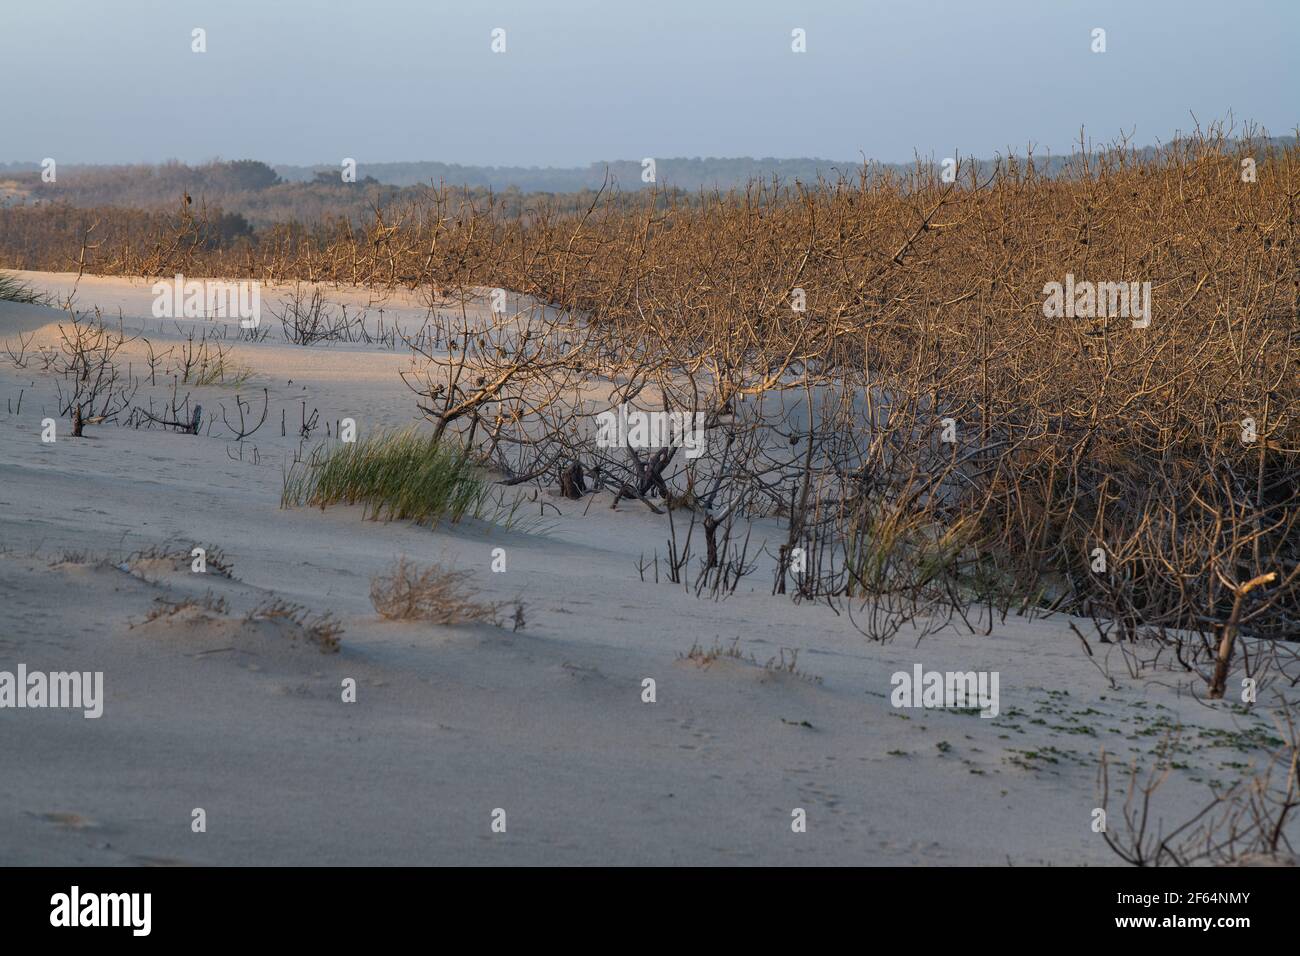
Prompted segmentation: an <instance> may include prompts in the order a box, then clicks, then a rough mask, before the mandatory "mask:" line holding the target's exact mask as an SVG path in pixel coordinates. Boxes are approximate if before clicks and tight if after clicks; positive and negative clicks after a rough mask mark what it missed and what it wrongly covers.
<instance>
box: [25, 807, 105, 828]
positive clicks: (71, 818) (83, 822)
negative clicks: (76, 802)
mask: <svg viewBox="0 0 1300 956" xmlns="http://www.w3.org/2000/svg"><path fill="white" fill-rule="evenodd" d="M32 816H34V817H37V818H38V819H41V820H44V821H45V822H46V823H53V824H54V825H55V826H57V827H60V828H62V829H64V830H89V829H94V828H95V827H98V826H99V824H98V823H96V822H95V821H94V820H91V819H90V818H89V817H83V816H82V815H81V814H80V813H64V812H61V811H54V812H50V813H33V814H32Z"/></svg>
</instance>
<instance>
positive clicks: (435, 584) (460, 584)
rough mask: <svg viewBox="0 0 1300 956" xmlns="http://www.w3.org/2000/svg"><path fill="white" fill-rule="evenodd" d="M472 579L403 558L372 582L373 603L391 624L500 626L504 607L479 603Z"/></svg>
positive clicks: (467, 575)
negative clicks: (411, 622)
mask: <svg viewBox="0 0 1300 956" xmlns="http://www.w3.org/2000/svg"><path fill="white" fill-rule="evenodd" d="M471 576H472V574H471V572H469V571H456V570H452V569H450V568H445V567H443V566H442V565H441V564H434V565H430V566H429V567H427V568H419V567H417V566H416V565H414V564H412V563H411V562H409V561H407V559H406V558H404V557H403V558H399V559H398V560H397V561H396V562H395V563H394V564H393V566H392V568H391V569H390V570H388V571H387V572H385V573H383V574H376V575H375V576H374V577H372V578H371V579H370V603H371V604H373V605H374V607H375V610H376V611H378V612H379V613H380V615H381V616H383V617H386V618H388V619H389V620H391V621H409V620H421V621H432V622H433V623H434V624H445V625H452V624H478V623H488V624H493V625H499V623H500V617H499V612H500V610H501V608H502V606H503V605H502V604H500V603H497V602H491V601H479V600H477V599H476V595H477V594H478V589H477V588H475V587H473V586H472V585H471V584H469V583H468V581H469V579H470V577H471ZM516 629H517V628H516Z"/></svg>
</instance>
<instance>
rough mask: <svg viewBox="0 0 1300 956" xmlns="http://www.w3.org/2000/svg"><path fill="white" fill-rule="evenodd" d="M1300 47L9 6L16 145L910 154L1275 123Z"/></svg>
mask: <svg viewBox="0 0 1300 956" xmlns="http://www.w3.org/2000/svg"><path fill="white" fill-rule="evenodd" d="M194 27H203V28H204V29H206V31H207V45H208V52H207V53H204V54H196V53H192V52H191V50H190V45H191V39H190V36H191V30H192V29H193V28H194ZM496 27H501V28H504V29H505V31H506V44H507V51H506V52H505V53H504V54H494V53H493V52H492V51H491V49H490V44H491V35H490V34H491V31H492V30H493V28H496ZM795 27H801V28H803V29H804V30H806V31H807V47H808V51H807V53H805V54H795V53H793V52H791V48H790V45H791V30H792V29H794V28H795ZM1094 27H1102V28H1104V29H1105V30H1106V43H1107V52H1105V53H1103V54H1094V53H1092V52H1091V50H1090V44H1091V42H1092V41H1091V31H1092V29H1093V28H1094ZM1297 47H1300V2H1297V0H1114V2H1111V0H908V2H903V0H898V2H884V0H838V2H836V0H820V2H798V0H653V2H644V3H634V2H627V0H514V2H506V0H461V2H445V0H358V2H344V0H0V85H2V88H3V90H4V94H5V100H6V103H5V109H4V112H5V114H6V117H5V122H4V124H3V126H4V130H3V132H0V161H13V160H40V159H41V158H43V157H46V156H51V157H54V158H55V159H56V160H58V161H59V162H67V163H75V162H137V161H150V162H156V161H159V160H164V159H169V158H175V159H181V160H185V161H189V162H194V161H202V160H207V159H212V158H214V157H221V158H223V159H241V158H255V159H263V160H266V161H268V162H285V163H300V164H306V163H312V162H329V163H337V162H338V161H339V160H340V159H341V158H342V157H345V156H350V157H355V158H357V159H358V160H359V161H360V162H362V163H364V162H367V161H369V162H379V161H389V160H420V159H423V160H441V161H445V162H460V163H471V164H483V165H523V166H529V165H539V166H550V165H585V164H587V163H589V162H593V161H597V160H606V159H640V158H642V157H645V156H655V157H669V156H743V155H752V156H759V157H762V156H778V157H797V156H816V157H822V158H828V159H857V158H859V156H860V155H865V156H867V157H868V158H872V159H880V160H885V161H894V160H906V159H909V158H910V157H911V156H912V153H913V150H914V149H915V150H919V151H920V152H922V153H923V154H929V153H935V154H937V155H950V154H951V153H952V152H953V150H954V149H957V150H960V151H961V152H962V153H963V154H975V155H989V154H992V153H993V152H995V151H999V150H1005V149H1006V148H1007V147H1008V146H1012V147H1015V148H1020V147H1023V146H1024V145H1025V143H1026V142H1030V141H1032V142H1033V143H1035V144H1037V145H1038V147H1039V148H1040V149H1045V148H1049V147H1050V148H1051V149H1053V150H1055V151H1058V152H1060V151H1063V150H1068V148H1069V146H1070V143H1071V141H1072V140H1073V139H1074V138H1075V137H1076V136H1077V133H1078V130H1079V127H1080V126H1086V127H1087V130H1088V133H1089V134H1090V135H1091V136H1092V137H1093V138H1094V139H1095V140H1099V141H1101V140H1109V139H1111V138H1112V137H1113V136H1114V135H1115V134H1116V133H1118V132H1120V131H1121V130H1125V131H1134V132H1135V137H1134V138H1135V139H1136V141H1137V142H1138V144H1139V145H1146V144H1150V143H1153V142H1156V141H1167V140H1168V139H1169V138H1170V137H1171V135H1172V134H1173V133H1174V132H1175V131H1177V130H1187V129H1188V128H1190V127H1191V126H1192V123H1193V120H1192V118H1191V117H1192V114H1193V113H1194V114H1195V115H1196V116H1197V117H1198V118H1200V119H1201V120H1202V121H1205V120H1209V119H1213V118H1222V117H1225V116H1226V115H1227V114H1228V111H1229V110H1231V111H1233V112H1234V113H1235V115H1236V116H1237V118H1238V119H1253V120H1256V121H1257V122H1259V123H1262V124H1263V125H1264V126H1266V127H1268V129H1269V131H1270V132H1272V133H1273V134H1274V135H1284V134H1287V133H1290V132H1291V131H1292V130H1293V129H1294V127H1295V126H1296V124H1297V123H1300V95H1298V94H1300V56H1297V52H1296V51H1297Z"/></svg>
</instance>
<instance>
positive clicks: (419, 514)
mask: <svg viewBox="0 0 1300 956" xmlns="http://www.w3.org/2000/svg"><path fill="white" fill-rule="evenodd" d="M488 497H489V495H488V489H487V485H486V484H485V482H484V481H483V480H482V479H481V478H480V477H479V476H478V474H477V473H476V469H475V467H474V465H473V463H472V461H471V460H470V457H469V455H468V454H466V452H465V451H464V449H462V448H460V447H459V446H456V445H454V444H451V443H448V442H436V441H435V440H434V439H433V436H432V435H421V434H420V433H419V431H418V430H417V429H415V428H407V429H402V430H397V431H381V432H377V433H375V434H374V435H371V436H369V437H367V438H364V439H362V440H360V441H357V442H355V443H347V444H342V443H331V444H328V445H324V446H321V447H320V448H317V449H316V450H315V451H314V452H313V453H312V454H311V456H310V457H308V458H307V459H306V460H305V461H301V462H298V463H296V464H294V465H293V466H292V467H291V468H290V469H289V471H288V472H287V473H286V474H285V478H284V492H283V494H282V495H281V497H280V505H281V507H286V508H287V507H291V506H294V505H312V506H316V507H319V508H321V509H322V510H323V509H325V508H327V507H329V506H330V505H338V504H346V505H357V504H359V505H363V506H364V507H365V515H366V517H368V518H370V519H372V520H383V521H392V520H394V519H397V520H409V521H415V522H417V523H419V524H424V525H429V526H431V527H432V526H435V525H437V523H438V522H439V521H442V520H444V519H446V520H449V521H451V522H453V523H455V522H457V521H460V520H461V518H463V517H465V516H466V515H471V516H474V517H478V516H480V514H481V513H482V511H483V509H484V506H485V504H486V503H487V501H488Z"/></svg>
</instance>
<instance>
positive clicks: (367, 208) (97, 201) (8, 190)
mask: <svg viewBox="0 0 1300 956" xmlns="http://www.w3.org/2000/svg"><path fill="white" fill-rule="evenodd" d="M1264 142H1271V143H1272V144H1273V145H1275V146H1277V147H1279V148H1281V147H1284V146H1285V145H1287V144H1288V143H1290V142H1292V140H1289V139H1281V138H1275V139H1273V140H1269V141H1264ZM1168 148H1169V147H1144V148H1142V149H1133V150H1130V151H1128V152H1129V155H1130V156H1131V158H1132V159H1133V161H1136V162H1149V161H1151V160H1152V159H1154V158H1156V157H1158V156H1159V154H1160V152H1161V151H1162V150H1164V149H1168ZM946 158H947V157H929V158H927V159H926V160H925V162H926V163H929V162H933V163H935V164H939V165H941V164H942V163H943V162H944V160H945V159H946ZM1085 158H1086V157H1084V156H1082V154H1079V153H1077V152H1076V153H1074V154H1072V155H1062V156H1046V155H1033V156H1030V157H1026V156H1024V155H1021V156H1014V157H1011V158H1010V160H1008V158H1006V157H994V158H991V159H979V160H971V159H970V158H968V157H961V173H962V176H963V178H966V177H967V176H969V175H970V173H971V172H974V173H975V175H977V176H980V177H987V176H989V175H992V173H993V171H994V170H995V169H996V168H998V166H999V165H1005V164H1006V163H1007V162H1009V161H1010V162H1014V163H1017V164H1019V165H1020V166H1021V167H1028V165H1029V164H1030V163H1032V168H1033V171H1034V173H1035V174H1036V175H1039V176H1045V177H1053V178H1054V177H1057V176H1059V175H1061V174H1062V173H1063V172H1065V171H1066V170H1067V169H1070V168H1071V167H1072V166H1073V167H1077V165H1078V164H1079V163H1080V162H1081V160H1083V159H1085ZM918 162H919V161H918ZM918 162H913V163H870V164H864V163H862V162H859V161H843V162H839V161H833V160H825V159H773V158H765V159H752V158H748V157H744V158H730V159H700V158H694V159H684V158H664V159H657V160H656V161H655V185H656V186H657V188H658V190H659V191H660V192H661V193H664V194H666V195H669V196H674V198H675V199H676V200H677V201H685V202H691V201H692V200H693V199H698V197H699V196H700V195H701V194H703V193H709V192H713V191H715V190H718V191H727V190H733V189H743V188H745V187H746V185H747V184H749V183H751V182H754V181H755V180H766V181H770V180H772V179H773V178H776V179H779V180H781V181H782V182H785V183H796V182H801V183H804V184H806V185H810V184H814V183H816V182H818V181H819V180H824V181H830V182H834V181H837V180H839V179H841V178H846V179H856V178H858V177H859V176H866V177H868V178H869V179H870V178H876V177H903V178H906V177H908V176H909V175H911V174H913V173H914V172H915V171H916V170H917V168H918ZM642 173H643V166H642V163H641V162H640V161H638V160H617V161H612V162H608V163H592V164H591V165H590V166H586V167H574V168H535V167H523V166H461V165H456V164H452V163H437V162H409V163H366V162H359V163H358V164H357V167H356V181H355V182H346V183H345V182H344V181H343V178H342V165H341V164H339V165H319V166H288V165H277V166H272V165H268V164H267V163H264V162H260V161H258V160H251V159H244V160H236V161H233V162H220V161H215V162H211V163H204V164H201V165H196V166H189V165H186V164H184V163H179V162H174V161H173V162H167V163H162V164H160V165H156V166H155V165H132V166H91V165H73V164H69V165H59V166H58V167H57V179H56V181H55V182H53V183H47V182H44V181H43V180H42V177H41V166H40V163H39V162H27V163H7V164H5V163H0V206H22V205H32V204H46V203H66V204H68V205H71V206H75V207H79V208H90V207H100V206H118V207H121V206H126V207H131V208H134V209H143V210H164V209H175V208H176V205H177V204H178V203H180V202H182V201H183V197H185V196H189V197H191V199H192V200H193V201H194V202H196V203H200V204H204V203H206V204H209V205H213V206H219V207H220V208H221V209H222V210H224V211H225V212H226V213H230V214H238V215H240V216H242V217H244V219H245V220H246V221H247V222H248V223H249V225H250V226H252V227H254V228H262V227H265V226H268V225H271V224H273V223H283V222H299V223H313V222H321V221H330V220H336V219H340V218H341V219H346V220H348V221H349V222H353V223H360V222H362V221H364V220H366V219H367V218H369V217H370V216H371V215H372V214H373V212H374V208H375V206H377V205H380V206H382V205H386V204H389V203H392V202H402V201H405V200H408V199H414V198H417V197H418V193H419V192H420V191H421V190H422V189H425V188H428V187H429V186H447V187H451V188H453V189H454V190H457V191H458V192H460V193H462V194H464V195H467V196H478V195H486V194H487V193H488V192H489V191H493V192H495V193H497V194H499V195H501V196H502V197H503V198H504V199H505V201H506V206H507V211H516V212H518V211H523V210H526V209H528V208H530V207H531V206H533V205H535V203H536V202H537V200H536V199H534V198H532V197H547V198H546V199H545V201H546V202H547V203H548V205H550V206H551V207H552V208H554V207H555V201H556V198H557V197H558V201H559V205H560V206H561V207H568V208H570V209H573V210H580V209H583V208H586V207H587V206H588V205H590V203H591V200H592V199H593V198H594V196H595V194H596V192H597V191H598V190H600V189H602V188H605V189H607V190H612V191H615V192H621V193H635V192H639V191H641V190H642V189H646V188H649V186H650V184H649V183H647V182H645V181H644V180H643V179H642Z"/></svg>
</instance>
